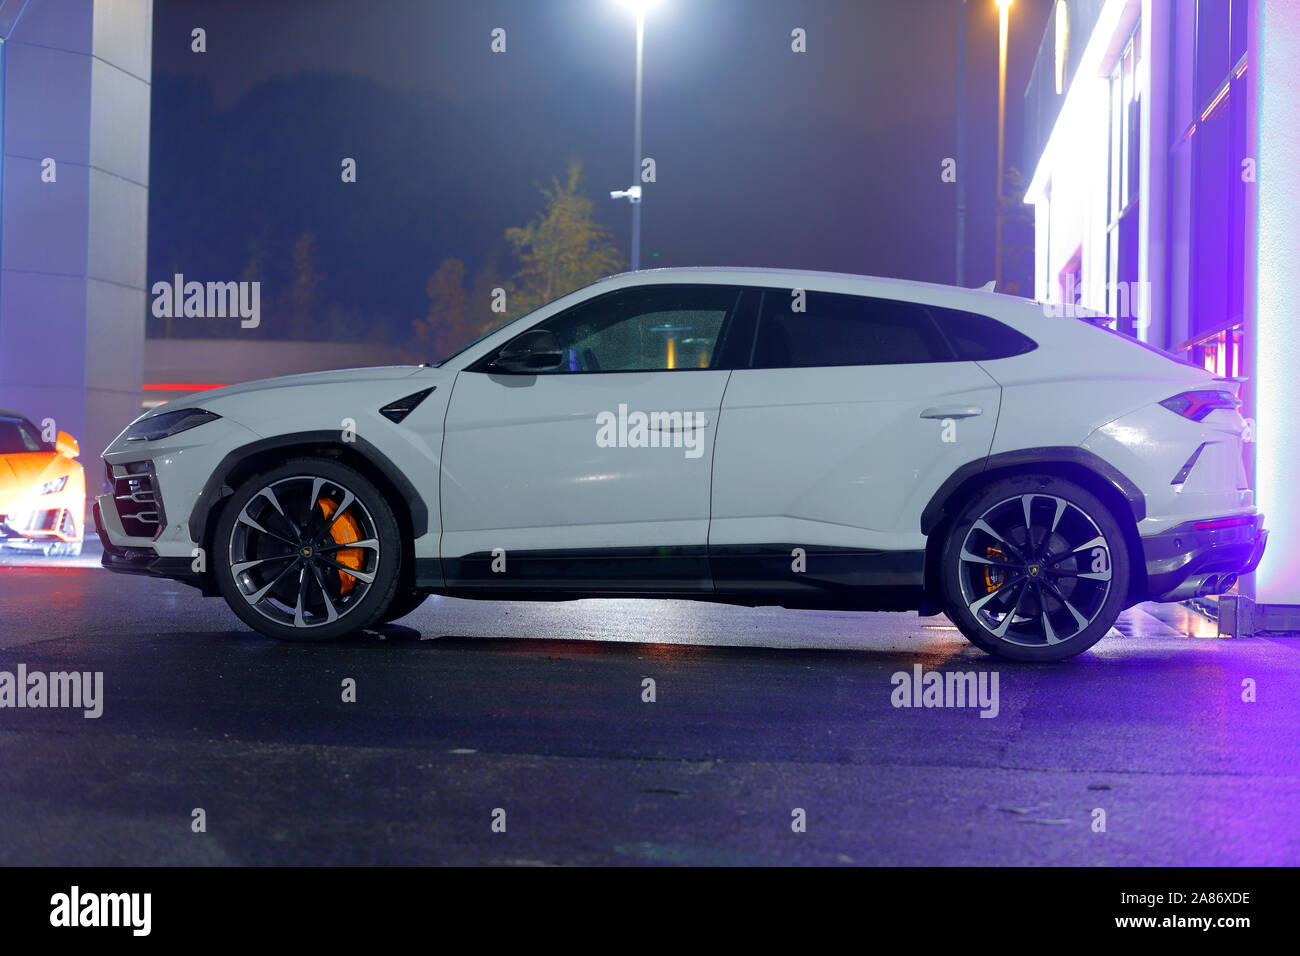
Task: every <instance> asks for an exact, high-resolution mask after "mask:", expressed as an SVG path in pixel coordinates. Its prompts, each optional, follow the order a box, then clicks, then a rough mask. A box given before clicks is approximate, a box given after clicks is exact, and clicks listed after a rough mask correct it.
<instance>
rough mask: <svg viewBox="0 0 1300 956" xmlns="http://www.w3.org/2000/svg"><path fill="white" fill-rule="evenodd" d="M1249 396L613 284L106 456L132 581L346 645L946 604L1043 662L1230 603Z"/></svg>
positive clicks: (1120, 349) (942, 309) (693, 292)
mask: <svg viewBox="0 0 1300 956" xmlns="http://www.w3.org/2000/svg"><path fill="white" fill-rule="evenodd" d="M1237 390H1238V386H1237V384H1236V383H1234V382H1230V381H1224V380H1220V379H1215V378H1213V377H1212V376H1211V375H1210V374H1209V373H1207V372H1205V371H1203V370H1201V369H1197V368H1193V367H1191V366H1188V365H1185V364H1182V363H1179V362H1177V361H1175V360H1173V359H1172V358H1170V357H1169V356H1167V355H1165V354H1164V353H1162V352H1158V351H1157V350H1155V349H1152V348H1148V347H1146V346H1144V345H1142V344H1140V343H1137V342H1135V341H1133V340H1131V339H1127V338H1125V337H1123V336H1121V335H1118V334H1116V333H1115V332H1112V331H1111V330H1109V329H1107V328H1104V327H1102V326H1100V325H1099V324H1097V323H1095V322H1093V321H1088V320H1082V319H1078V318H1061V317H1052V316H1049V315H1047V314H1045V310H1044V309H1043V307H1042V306H1041V305H1038V304H1035V303H1032V302H1028V301H1025V300H1022V299H1017V298H1012V297H1008V296H1003V295H997V294H994V293H991V292H983V291H976V290H965V289H957V288H950V287H945V286H936V285H927V284H923V283H917V282H906V281H899V280H888V279H873V278H865V277H860V276H849V275H835V274H828V273H813V272H790V271H773V270H763V269H662V270H652V271H646V272H636V273H628V274H623V275H617V276H613V277H610V278H608V279H604V280H601V281H600V282H597V283H595V284H593V285H591V286H589V287H587V288H585V289H582V290H580V291H578V292H575V293H573V294H571V295H568V296H565V297H564V298H562V299H559V300H558V301H556V302H553V303H551V304H550V305H547V306H545V307H543V308H541V309H538V310H537V311H535V312H533V313H532V314H530V315H528V316H525V317H524V318H522V319H519V320H518V321H517V322H514V323H512V324H510V325H508V326H506V327H505V328H502V329H500V330H498V331H496V332H494V333H493V334H491V335H489V336H487V337H486V338H484V339H482V340H480V341H478V342H476V343H474V344H473V345H471V346H469V347H468V348H466V349H464V350H462V351H461V352H459V353H457V354H455V355H453V356H451V357H450V358H448V359H446V360H444V361H443V362H441V363H439V364H438V365H436V366H427V365H421V366H418V367H417V366H410V367H392V368H367V369H356V370H351V371H339V372H325V373H319V374H310V375H295V376H289V377H286V378H276V379H270V380H268V381H262V382H253V383H250V384H245V385H237V386H233V387H230V388H222V389H217V390H214V391H208V392H203V393H200V394H196V395H193V396H189V397H187V398H184V399H181V400H179V401H173V402H170V403H168V404H167V405H165V406H162V407H160V408H156V409H153V410H151V411H149V412H147V413H146V414H144V415H142V416H141V417H140V418H138V419H137V420H136V421H135V422H133V423H132V424H131V425H130V426H129V427H127V428H126V430H125V431H123V432H122V433H121V434H120V435H119V436H118V437H117V438H116V439H114V441H113V443H112V444H111V445H109V447H108V449H107V450H106V451H105V453H104V460H105V462H106V465H107V468H108V478H109V484H110V485H111V487H112V489H113V490H112V493H110V494H105V495H101V496H100V497H99V498H98V502H97V504H96V506H95V509H94V517H95V523H96V526H97V530H98V532H99V535H100V537H101V538H102V540H103V544H104V558H103V563H104V566H105V567H107V568H109V569H111V570H113V571H122V572H127V573H132V574H149V575H157V576H161V577H166V578H173V579H176V580H179V581H184V582H187V583H189V584H193V585H195V586H196V587H198V588H199V589H200V590H201V591H202V592H203V594H205V595H213V596H215V595H221V596H222V597H224V598H225V599H226V601H227V602H228V603H229V605H230V607H231V609H232V610H233V611H234V612H235V614H237V615H238V616H239V617H240V618H241V619H242V620H243V621H244V622H245V623H246V624H247V625H248V626H249V627H251V628H253V629H255V630H257V631H261V632H262V633H263V634H268V635H271V636H274V637H277V638H283V639H288V640H328V639H331V638H337V637H340V636H342V635H345V634H350V633H352V632H355V631H357V630H359V629H361V628H365V627H368V626H371V625H374V624H377V623H381V622H386V621H391V620H394V619H396V618H399V617H401V616H403V615H405V614H407V613H409V612H410V611H412V610H413V609H414V608H415V607H416V606H417V605H418V604H419V603H420V602H421V601H422V600H424V598H425V597H426V596H427V595H429V594H442V595H449V596H454V597H462V598H485V599H489V600H530V601H535V600H569V599H576V598H595V597H642V598H644V597H659V598H694V599H699V600H707V601H718V602H726V603H731V604H737V605H750V606H758V605H780V606H784V607H788V608H833V609H857V610H909V609H910V610H918V611H920V613H921V614H936V613H939V612H943V613H946V614H947V615H948V617H949V618H950V619H951V620H952V621H953V623H954V624H956V625H957V627H958V628H960V630H961V632H962V633H963V634H964V635H965V636H966V637H967V638H968V639H969V640H970V641H971V642H972V643H974V644H976V645H978V646H979V647H981V648H983V649H984V650H985V651H988V652H990V653H992V654H997V655H1000V656H1002V657H1005V658H1011V659H1015V660H1023V661H1053V660H1060V659H1062V658H1066V657H1070V656H1072V655H1074V654H1078V653H1079V652H1080V651H1083V650H1086V649H1087V648H1089V647H1091V646H1092V645H1093V644H1094V643H1096V641H1097V640H1099V639H1100V638H1101V637H1102V636H1103V635H1105V634H1106V633H1107V631H1108V630H1109V629H1110V627H1111V625H1112V624H1113V623H1114V622H1115V618H1116V616H1117V615H1118V614H1119V613H1120V612H1121V611H1122V610H1123V609H1125V608H1126V607H1129V606H1131V605H1133V604H1136V603H1138V602H1140V601H1177V600H1183V599H1186V598H1190V597H1193V596H1196V595H1203V594H1213V593H1219V592H1222V591H1225V590H1227V589H1229V588H1230V587H1232V585H1233V583H1234V582H1235V581H1236V578H1237V576H1238V575H1240V574H1244V573H1247V572H1249V571H1251V570H1253V569H1254V567H1255V565H1256V564H1257V563H1258V561H1259V559H1260V556H1261V555H1262V553H1263V549H1264V543H1265V539H1266V534H1267V533H1266V532H1265V531H1264V530H1263V528H1262V520H1263V519H1262V516H1261V515H1260V514H1259V513H1258V512H1257V511H1256V510H1255V507H1254V499H1253V495H1252V492H1251V491H1250V489H1249V488H1248V487H1247V481H1246V474H1245V470H1244V467H1243V456H1242V452H1243V446H1242V441H1243V437H1242V436H1243V430H1244V425H1245V423H1244V420H1243V419H1242V417H1241V415H1240V414H1239V412H1238V407H1239V405H1240V401H1239V400H1238V398H1237Z"/></svg>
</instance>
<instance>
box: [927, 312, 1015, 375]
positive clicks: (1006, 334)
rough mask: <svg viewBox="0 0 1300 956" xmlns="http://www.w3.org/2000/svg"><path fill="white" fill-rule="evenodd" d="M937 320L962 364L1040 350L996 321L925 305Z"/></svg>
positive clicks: (975, 314) (986, 317)
mask: <svg viewBox="0 0 1300 956" xmlns="http://www.w3.org/2000/svg"><path fill="white" fill-rule="evenodd" d="M926 308H927V309H928V310H929V312H930V315H931V316H932V317H933V318H934V321H935V322H937V323H938V325H939V328H940V329H942V330H943V334H944V337H945V338H947V339H948V341H949V343H951V345H952V347H953V350H954V351H955V352H956V353H957V358H958V359H960V360H961V361H963V362H980V361H987V360H989V359H1000V358H1010V357H1011V356H1013V355H1024V354H1025V353H1026V352H1032V351H1033V350H1034V349H1036V348H1038V343H1037V342H1035V341H1034V340H1033V339H1031V338H1030V337H1029V336H1027V335H1022V334H1021V333H1020V332H1017V331H1016V330H1015V329H1013V328H1011V326H1009V325H1003V324H1002V323H1001V322H999V321H998V320H997V319H990V318H989V317H988V316H987V315H979V314H978V313H975V312H962V311H960V310H958V309H941V308H938V307H937V306H926Z"/></svg>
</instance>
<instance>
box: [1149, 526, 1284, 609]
mask: <svg viewBox="0 0 1300 956" xmlns="http://www.w3.org/2000/svg"><path fill="white" fill-rule="evenodd" d="M1224 520H1230V519H1224ZM1205 523H1206V522H1205V521H1204V520H1202V521H1188V522H1186V523H1184V524H1180V525H1178V526H1177V527H1176V528H1171V529H1169V530H1168V531H1164V532H1161V533H1160V534H1155V535H1151V536H1150V537H1147V538H1143V539H1142V550H1143V556H1144V560H1145V562H1146V572H1147V594H1146V600H1148V601H1185V600H1188V599H1189V598H1194V597H1200V596H1202V595H1206V594H1221V593H1223V592H1224V591H1227V590H1228V589H1230V588H1231V587H1232V586H1233V584H1235V583H1236V581H1237V578H1238V576H1240V575H1242V574H1249V573H1250V572H1251V571H1254V570H1255V568H1256V567H1257V566H1258V565H1259V561H1260V558H1262V557H1263V556H1264V546H1265V544H1266V543H1267V542H1268V532H1267V531H1265V530H1264V528H1263V524H1264V516H1263V515H1251V516H1249V520H1248V521H1242V522H1240V523H1237V524H1230V525H1226V526H1223V527H1217V528H1197V527H1196V525H1197V524H1205Z"/></svg>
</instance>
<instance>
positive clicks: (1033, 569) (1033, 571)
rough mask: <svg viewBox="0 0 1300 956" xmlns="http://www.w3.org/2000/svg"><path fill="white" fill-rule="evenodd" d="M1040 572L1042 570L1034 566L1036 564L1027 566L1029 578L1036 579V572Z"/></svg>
mask: <svg viewBox="0 0 1300 956" xmlns="http://www.w3.org/2000/svg"><path fill="white" fill-rule="evenodd" d="M1040 570H1042V569H1041V568H1039V566H1038V565H1036V564H1031V565H1030V566H1029V576H1030V577H1031V578H1036V577H1038V572H1039V571H1040Z"/></svg>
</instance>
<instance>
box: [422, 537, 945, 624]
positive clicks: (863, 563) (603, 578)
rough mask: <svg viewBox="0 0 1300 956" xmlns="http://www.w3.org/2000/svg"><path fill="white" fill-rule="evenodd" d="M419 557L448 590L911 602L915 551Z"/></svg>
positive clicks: (848, 604) (769, 602)
mask: <svg viewBox="0 0 1300 956" xmlns="http://www.w3.org/2000/svg"><path fill="white" fill-rule="evenodd" d="M431 563H432V562H431V561H430V560H429V559H426V560H425V561H423V562H417V575H416V586H417V587H420V588H423V589H426V590H430V591H434V592H436V593H439V594H445V595H447V596H450V597H464V598H479V599H488V600H531V601H563V600H576V599H579V598H597V597H623V598H632V597H638V598H642V597H644V598H656V597H657V598H684V599H693V600H705V601H714V602H721V603H727V604H739V605H745V606H750V607H760V606H779V607H788V608H822V609H835V610H882V611H884V610H916V609H917V608H919V607H920V606H921V599H922V596H923V593H924V587H925V552H924V551H867V550H861V549H855V548H830V547H810V546H805V545H798V544H758V545H727V546H719V545H713V546H710V547H707V548H706V547H704V546H702V545H698V546H697V545H691V546H663V547H649V548H599V549H591V550H587V549H574V550H554V551H506V552H505V553H499V554H496V555H494V554H492V553H491V552H486V551H481V552H477V553H474V554H468V555H464V556H463V557H459V558H445V559H443V561H442V572H443V578H442V580H441V581H439V580H438V575H437V573H436V571H435V570H434V568H433V567H432V566H431Z"/></svg>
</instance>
